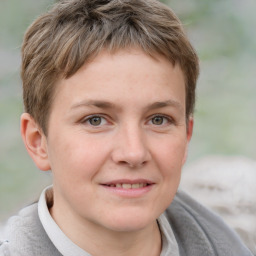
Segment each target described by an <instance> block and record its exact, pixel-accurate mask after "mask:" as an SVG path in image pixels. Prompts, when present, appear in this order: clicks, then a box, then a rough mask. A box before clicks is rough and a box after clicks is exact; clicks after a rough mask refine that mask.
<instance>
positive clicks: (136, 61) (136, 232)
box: [0, 0, 252, 256]
mask: <svg viewBox="0 0 256 256" xmlns="http://www.w3.org/2000/svg"><path fill="white" fill-rule="evenodd" d="M198 73H199V67H198V57H197V55H196V53H195V51H194V49H193V47H192V46H191V44H190V42H189V41H188V39H187V37H186V35H185V33H184V31H183V28H182V25H181V22H180V21H179V20H178V18H177V17H176V15H175V14H174V13H173V11H172V10H171V9H169V8H168V7H167V6H165V5H164V4H162V3H160V2H158V1H156V0H63V1H59V2H58V3H57V4H56V5H54V7H53V8H52V9H51V10H49V11H48V12H47V13H45V14H43V15H42V16H40V17H39V18H38V19H36V20H35V21H34V22H33V24H32V25H31V26H30V27H29V28H28V30H27V32H26V34H25V37H24V42H23V46H22V70H21V77H22V81H23V99H24V106H25V113H23V114H22V116H21V134H22V138H23V141H24V143H25V146H26V149H27V151H28V153H29V155H30V156H31V158H32V159H33V161H34V162H35V164H36V166H37V167H38V168H39V169H40V170H42V171H48V170H51V172H52V175H53V185H52V186H50V187H48V188H46V189H45V190H44V191H43V192H42V194H41V197H40V199H39V201H38V203H35V204H32V205H30V206H28V207H26V208H24V209H22V210H21V211H20V213H19V214H18V215H17V216H13V217H11V218H10V219H9V221H8V222H7V224H6V228H5V237H4V238H3V239H2V241H1V243H0V244H1V246H0V255H1V256H2V255H4V256H9V255H26V256H30V255H31V256H32V255H33V256H34V255H53V256H55V255H56V256H60V255H69V256H70V255H71V256H72V255H76V256H77V255H81V256H82V255H93V256H99V255H106V256H108V255H111V256H115V255H123V256H128V255H143V256H144V255H147V256H159V255H161V256H167V255H168V256H176V255H181V256H183V255H191V256H193V255H194V256H200V255H207V256H211V255H214V256H216V255H225V256H229V255H230V256H231V255H232V256H236V255H237V256H246V255H252V254H251V253H250V251H249V250H248V249H247V248H246V247H245V246H244V245H243V243H242V242H241V240H240V239H239V238H238V236H237V235H236V234H235V233H234V232H233V231H232V230H230V229H229V228H228V227H227V226H226V225H225V224H224V222H223V221H222V220H221V219H220V218H219V217H217V216H216V215H215V214H214V213H212V212H210V211H209V210H207V209H206V208H204V207H203V206H201V205H200V204H198V203H197V202H196V201H194V200H193V199H192V198H191V197H190V196H189V195H187V194H185V193H183V192H182V191H178V192H177V190H178V186H179V182H180V175H181V169H182V166H183V164H184V162H185V160H186V156H187V148H188V144H189V141H190V138H191V136H192V129H193V110H194V103H195V87H196V81H197V77H198Z"/></svg>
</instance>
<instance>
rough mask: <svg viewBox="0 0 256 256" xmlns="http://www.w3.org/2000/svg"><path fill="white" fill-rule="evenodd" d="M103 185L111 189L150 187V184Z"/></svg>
mask: <svg viewBox="0 0 256 256" xmlns="http://www.w3.org/2000/svg"><path fill="white" fill-rule="evenodd" d="M103 185H104V186H107V187H111V188H122V189H138V188H144V187H147V186H150V185H152V183H111V184H103Z"/></svg>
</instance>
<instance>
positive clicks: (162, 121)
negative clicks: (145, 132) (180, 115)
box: [150, 115, 172, 126]
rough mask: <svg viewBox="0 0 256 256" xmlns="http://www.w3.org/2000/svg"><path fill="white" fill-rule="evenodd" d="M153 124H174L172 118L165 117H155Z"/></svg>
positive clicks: (152, 119)
mask: <svg viewBox="0 0 256 256" xmlns="http://www.w3.org/2000/svg"><path fill="white" fill-rule="evenodd" d="M150 122H151V124H153V125H159V126H160V125H165V124H168V123H171V122H172V119H171V118H170V117H166V116H163V115H155V116H153V117H152V118H151V119H150Z"/></svg>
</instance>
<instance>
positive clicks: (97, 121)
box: [83, 116, 107, 126]
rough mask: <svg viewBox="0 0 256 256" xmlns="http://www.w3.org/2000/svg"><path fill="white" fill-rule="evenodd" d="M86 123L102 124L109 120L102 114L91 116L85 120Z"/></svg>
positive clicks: (92, 124)
mask: <svg viewBox="0 0 256 256" xmlns="http://www.w3.org/2000/svg"><path fill="white" fill-rule="evenodd" d="M83 123H85V124H89V125H91V126H100V125H104V124H106V123H107V120H106V119H105V118H104V117H102V116H90V117H89V118H87V119H86V120H84V122H83Z"/></svg>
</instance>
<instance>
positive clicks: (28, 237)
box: [0, 203, 54, 256]
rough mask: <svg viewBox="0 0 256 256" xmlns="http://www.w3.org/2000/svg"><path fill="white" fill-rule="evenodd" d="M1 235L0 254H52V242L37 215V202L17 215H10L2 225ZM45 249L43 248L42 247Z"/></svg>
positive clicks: (5, 255) (20, 255)
mask: <svg viewBox="0 0 256 256" xmlns="http://www.w3.org/2000/svg"><path fill="white" fill-rule="evenodd" d="M2 236H3V237H1V238H0V241H1V242H0V255H1V256H2V255H3V256H9V255H11V256H18V255H19V256H23V255H24V256H32V255H33V256H34V255H54V254H47V252H46V254H44V253H42V252H43V248H47V249H46V251H48V250H49V252H52V250H54V249H52V248H51V247H52V243H51V241H50V240H49V238H48V236H47V234H46V233H45V231H44V229H43V227H42V224H41V222H40V220H39V217H38V205H37V203H35V204H33V205H30V206H28V207H26V208H24V209H22V210H21V211H20V212H19V214H18V215H16V216H13V217H11V218H10V219H9V220H8V221H7V223H6V225H5V226H4V232H3V235H2ZM44 250H45V249H44Z"/></svg>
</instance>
